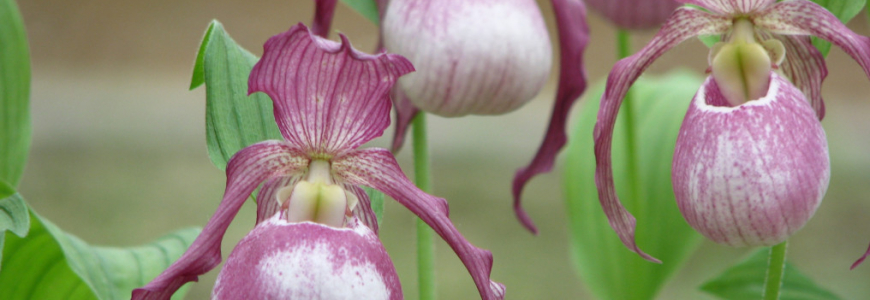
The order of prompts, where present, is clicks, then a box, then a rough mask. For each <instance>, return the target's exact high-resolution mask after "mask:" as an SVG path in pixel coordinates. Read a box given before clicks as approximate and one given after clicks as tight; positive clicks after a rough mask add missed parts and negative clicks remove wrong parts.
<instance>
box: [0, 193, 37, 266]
mask: <svg viewBox="0 0 870 300" xmlns="http://www.w3.org/2000/svg"><path fill="white" fill-rule="evenodd" d="M28 229H30V214H29V213H28V211H27V203H25V202H24V198H22V197H21V195H20V194H18V192H16V191H15V189H14V188H12V186H10V185H9V184H8V183H5V182H3V181H0V249H3V242H4V241H5V237H6V231H10V232H12V233H14V234H15V235H17V236H19V237H24V236H26V235H27V231H28ZM2 259H3V258H2V257H0V270H3V260H2Z"/></svg>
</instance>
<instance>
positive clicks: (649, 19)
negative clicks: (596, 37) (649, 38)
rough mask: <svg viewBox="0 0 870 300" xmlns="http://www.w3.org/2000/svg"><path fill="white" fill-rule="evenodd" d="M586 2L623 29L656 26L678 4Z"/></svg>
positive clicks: (665, 0)
mask: <svg viewBox="0 0 870 300" xmlns="http://www.w3.org/2000/svg"><path fill="white" fill-rule="evenodd" d="M586 4H588V5H589V7H591V8H592V9H593V10H595V11H597V12H598V13H600V14H602V15H604V17H605V18H607V19H608V20H610V22H613V24H616V26H619V27H621V28H625V29H648V28H656V27H658V26H660V25H662V23H664V22H665V19H667V18H668V16H670V15H671V13H672V12H674V9H677V7H678V6H680V3H678V2H677V1H674V0H586ZM627 7H631V9H626V8H627ZM554 11H556V12H558V10H557V9H554Z"/></svg>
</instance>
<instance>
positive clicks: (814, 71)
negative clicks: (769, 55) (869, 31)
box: [772, 34, 828, 121]
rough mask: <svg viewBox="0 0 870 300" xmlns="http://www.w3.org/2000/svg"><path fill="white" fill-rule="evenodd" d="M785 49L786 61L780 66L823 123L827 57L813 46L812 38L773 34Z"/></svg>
mask: <svg viewBox="0 0 870 300" xmlns="http://www.w3.org/2000/svg"><path fill="white" fill-rule="evenodd" d="M772 36H773V38H775V39H777V40H779V41H780V42H782V45H783V46H784V47H785V53H786V54H785V60H784V61H783V62H782V64H781V65H780V66H779V69H780V70H782V73H783V74H785V76H786V77H788V79H790V80H791V82H792V83H793V84H794V85H795V86H796V87H797V88H798V89H800V90H801V92H803V93H804V95H806V96H807V98H808V100H809V101H810V106H812V107H813V110H815V111H816V115H817V116H818V118H819V121H821V120H822V119H823V118H824V117H825V102H824V99H822V81H824V80H825V77H827V76H828V67H827V66H826V65H825V57H824V56H823V55H822V53H820V52H819V50H818V49H816V47H815V46H813V43H812V41H810V37H808V36H795V35H780V34H772Z"/></svg>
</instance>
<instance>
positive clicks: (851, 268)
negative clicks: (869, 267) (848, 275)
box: [849, 246, 870, 270]
mask: <svg viewBox="0 0 870 300" xmlns="http://www.w3.org/2000/svg"><path fill="white" fill-rule="evenodd" d="M867 256H870V246H868V247H867V251H866V252H864V255H861V257H860V258H858V260H856V261H855V262H854V263H853V264H852V267H850V268H849V270H853V269H855V267H857V266H858V265H860V264H861V263H862V262H864V260H865V259H867Z"/></svg>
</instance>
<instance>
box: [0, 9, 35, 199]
mask: <svg viewBox="0 0 870 300" xmlns="http://www.w3.org/2000/svg"><path fill="white" fill-rule="evenodd" d="M29 99H30V52H29V50H28V47H27V33H26V32H25V31H24V23H23V22H22V20H21V14H20V13H19V12H18V6H17V5H16V4H15V0H0V181H5V182H7V183H9V184H10V185H12V186H13V187H16V186H18V181H19V180H20V179H21V174H22V172H24V164H25V163H26V162H27V152H28V150H29V149H30V131H31V128H30V101H29Z"/></svg>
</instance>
